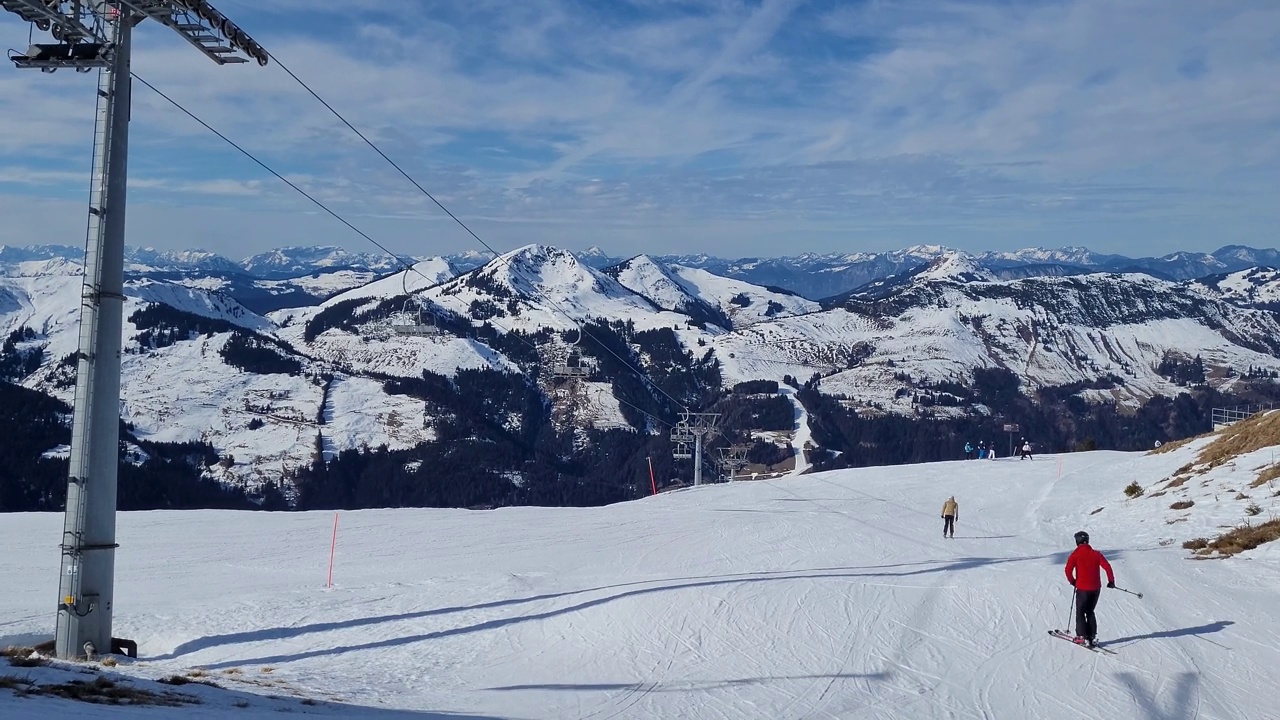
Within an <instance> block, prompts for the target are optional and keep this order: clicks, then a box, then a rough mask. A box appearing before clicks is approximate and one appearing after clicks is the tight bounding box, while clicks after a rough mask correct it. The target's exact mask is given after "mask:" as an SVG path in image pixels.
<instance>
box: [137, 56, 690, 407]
mask: <svg viewBox="0 0 1280 720" xmlns="http://www.w3.org/2000/svg"><path fill="white" fill-rule="evenodd" d="M264 52H266V53H267V56H268V57H270V58H271V60H272V61H273V62H274V63H275V64H276V65H277V66H278V67H279V68H280V69H281V70H283V71H284V72H285V73H286V74H287V75H288V76H289V77H291V78H293V80H294V82H296V83H298V85H300V86H302V89H303V90H306V91H307V93H308V94H309V95H311V97H313V98H315V99H316V101H318V102H319V103H320V104H321V105H323V106H324V107H325V109H326V110H328V111H329V112H330V113H332V114H333V116H334V117H336V118H338V120H339V121H341V122H342V124H343V125H346V126H347V128H348V129H350V130H351V132H353V133H355V134H356V136H358V137H359V138H360V139H361V140H363V141H364V143H365V144H366V145H368V146H369V147H370V148H371V149H372V150H373V151H374V152H376V153H377V154H378V155H379V156H380V157H382V159H383V160H386V161H387V163H388V164H390V165H391V167H393V168H395V169H396V171H397V172H399V173H400V174H401V175H402V176H404V178H405V179H406V180H408V181H409V182H410V183H412V184H413V186H414V187H415V188H417V189H418V191H419V192H421V193H422V194H423V195H425V196H426V197H427V199H429V200H431V202H433V203H435V205H436V207H438V208H440V210H441V211H442V212H444V214H445V215H448V216H449V218H450V219H452V220H453V221H454V222H455V223H457V224H458V227H461V228H462V229H463V230H465V231H466V233H467V234H468V235H470V236H471V237H472V238H474V239H475V241H476V242H478V243H480V244H481V245H482V246H484V248H485V249H486V250H488V251H489V252H490V253H492V254H493V257H494V259H496V260H498V261H499V262H501V263H502V264H503V265H506V266H507V267H508V268H511V263H510V261H508V260H505V259H503V257H502V254H501V253H499V252H498V251H497V250H496V249H495V248H494V247H493V246H492V245H490V244H489V243H487V242H485V240H484V238H482V237H480V236H479V235H477V234H476V233H475V231H474V230H472V229H471V228H470V227H469V226H468V225H467V224H466V223H465V222H463V221H462V219H461V218H459V217H458V216H457V215H454V214H453V212H451V211H450V210H449V208H447V207H445V206H444V203H442V202H440V201H439V200H437V199H436V197H435V196H434V195H432V194H431V193H430V192H428V191H427V189H426V188H424V187H423V186H422V184H421V183H419V182H418V181H417V180H415V179H413V176H412V175H410V174H409V173H408V172H406V171H405V170H404V168H402V167H400V165H399V164H398V163H396V161H395V160H392V159H391V157H390V156H389V155H387V154H386V153H385V152H383V151H382V149H381V148H379V147H378V145H377V144H376V143H374V142H373V141H372V140H370V139H369V137H368V136H367V135H365V134H364V133H363V132H361V131H360V130H359V128H357V127H356V126H355V125H353V124H351V121H349V120H347V118H346V117H345V116H344V115H343V114H342V113H340V112H338V110H337V108H335V107H333V105H330V104H329V103H328V101H326V100H325V99H324V98H322V97H320V94H319V93H317V92H316V91H315V90H313V89H311V86H310V85H308V84H307V83H306V82H305V81H303V80H302V78H300V77H298V76H297V74H296V73H294V72H293V70H291V69H289V66H288V65H287V64H286V63H283V62H281V61H280V58H278V57H276V56H275V55H272V54H271V53H270V52H269V51H266V50H264ZM153 89H154V88H153ZM170 102H172V101H170ZM193 117H194V116H193ZM206 127H208V126H207V125H206ZM210 129H212V128H210ZM251 157H252V156H251ZM264 167H265V166H264ZM281 179H282V180H283V179H284V178H281ZM286 182H288V181H286ZM290 184H292V183H290ZM299 192H301V191H299ZM313 202H314V200H313ZM326 210H327V208H326ZM330 212H331V211H330ZM331 214H332V212H331ZM335 217H336V215H335ZM343 222H344V223H345V222H346V221H345V220H344V221H343ZM347 224H348V226H349V225H350V223H347ZM360 235H361V236H362V237H364V238H366V239H368V240H369V241H370V242H374V241H373V238H370V237H369V236H368V235H365V234H364V233H360ZM374 244H375V245H378V247H379V248H382V250H383V251H384V252H387V253H390V252H391V251H390V250H387V249H386V248H385V247H383V246H382V245H380V244H378V243H377V242H374ZM397 259H398V258H397ZM402 262H403V261H402ZM530 287H532V288H533V290H534V292H536V293H537V294H538V295H539V296H541V297H542V299H543V300H544V301H546V302H547V304H548V305H550V306H551V307H552V308H553V309H555V310H557V311H558V312H559V313H560V314H562V315H564V316H565V317H566V318H568V319H569V320H570V321H571V322H573V323H574V324H576V325H577V326H578V332H579V333H580V335H579V340H581V338H582V336H583V335H585V336H586V337H589V338H591V339H592V340H595V341H596V343H597V344H599V345H600V347H602V348H604V350H605V351H606V352H608V353H609V354H610V355H613V356H614V357H615V358H616V359H617V360H618V362H621V363H622V364H623V365H625V366H626V367H627V368H628V369H630V370H631V371H632V372H634V373H635V374H636V375H637V376H638V377H639V378H640V379H641V381H642V382H645V383H647V384H649V385H650V386H651V387H652V388H653V389H655V390H657V391H658V392H660V393H662V394H663V395H666V396H667V399H669V400H671V402H673V403H675V404H676V405H678V406H679V407H680V409H681V410H684V411H685V412H688V411H689V408H688V407H687V406H685V404H684V403H682V402H680V400H678V399H677V398H676V397H675V396H673V395H671V394H670V393H668V392H667V391H666V390H663V389H662V388H660V387H658V386H657V385H656V384H655V383H654V382H653V381H651V380H650V379H649V378H647V377H645V375H644V373H642V372H640V370H639V369H638V368H636V367H634V366H633V365H632V364H631V363H630V362H627V359H626V358H624V357H622V356H621V355H618V354H617V353H616V352H614V351H613V350H612V349H611V348H610V347H609V346H608V345H606V344H604V343H603V342H600V340H599V338H596V337H595V336H593V335H592V334H591V333H589V332H587V331H585V330H584V329H583V328H582V325H581V323H579V322H578V320H577V319H576V318H574V317H573V315H571V314H569V312H568V311H567V310H565V309H564V308H563V307H561V306H560V304H559V303H557V302H555V300H553V299H552V298H551V297H550V296H548V295H547V294H546V293H545V292H543V291H542V289H541V288H539V287H538V285H537V284H536V283H530Z"/></svg>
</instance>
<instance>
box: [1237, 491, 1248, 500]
mask: <svg viewBox="0 0 1280 720" xmlns="http://www.w3.org/2000/svg"><path fill="white" fill-rule="evenodd" d="M1235 499H1236V500H1248V499H1249V496H1248V495H1245V494H1244V493H1242V492H1238V493H1236V497H1235Z"/></svg>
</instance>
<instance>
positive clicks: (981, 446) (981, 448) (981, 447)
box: [978, 442, 987, 460]
mask: <svg viewBox="0 0 1280 720" xmlns="http://www.w3.org/2000/svg"><path fill="white" fill-rule="evenodd" d="M986 456H987V444H986V443H982V442H980V443H978V459H979V460H981V459H983V458H985V457H986Z"/></svg>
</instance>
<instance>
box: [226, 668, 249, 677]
mask: <svg viewBox="0 0 1280 720" xmlns="http://www.w3.org/2000/svg"><path fill="white" fill-rule="evenodd" d="M242 672H244V671H243V670H241V669H240V668H227V669H226V670H223V671H222V674H223V675H239V674H240V673H242Z"/></svg>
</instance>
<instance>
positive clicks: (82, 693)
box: [0, 676, 200, 707]
mask: <svg viewBox="0 0 1280 720" xmlns="http://www.w3.org/2000/svg"><path fill="white" fill-rule="evenodd" d="M0 679H2V678H0ZM9 687H10V689H12V690H15V691H16V692H17V694H18V695H19V696H20V697H35V696H42V697H60V698H65V699H67V700H76V701H79V702H86V703H92V704H94V705H158V706H161V707H181V706H183V705H197V704H199V703H200V700H199V699H198V698H195V697H192V696H190V695H183V694H181V693H174V692H165V693H157V692H152V691H150V690H143V689H142V688H137V687H134V686H132V685H122V684H119V683H116V682H115V681H114V680H111V679H110V678H106V677H102V676H98V677H96V678H94V679H93V680H89V681H85V680H70V681H67V682H65V683H59V684H56V685H36V684H35V683H31V682H26V681H21V680H18V681H16V684H14V685H9Z"/></svg>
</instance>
